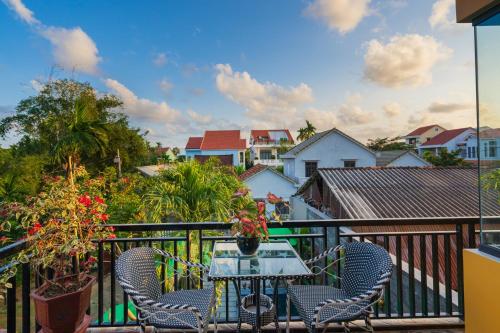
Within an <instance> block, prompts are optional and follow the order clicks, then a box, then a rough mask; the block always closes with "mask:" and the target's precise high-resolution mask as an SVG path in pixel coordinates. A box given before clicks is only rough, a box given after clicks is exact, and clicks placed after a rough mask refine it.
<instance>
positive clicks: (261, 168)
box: [238, 164, 267, 180]
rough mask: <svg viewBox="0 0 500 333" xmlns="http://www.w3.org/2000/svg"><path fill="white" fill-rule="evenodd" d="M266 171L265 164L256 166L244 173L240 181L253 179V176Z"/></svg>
mask: <svg viewBox="0 0 500 333" xmlns="http://www.w3.org/2000/svg"><path fill="white" fill-rule="evenodd" d="M265 169H267V166H265V165H263V164H256V165H254V166H253V167H251V168H250V169H248V170H247V171H245V172H243V173H242V174H241V175H240V176H239V177H238V178H240V180H245V179H247V178H250V177H252V176H253V175H256V174H258V173H259V172H261V171H264V170H265Z"/></svg>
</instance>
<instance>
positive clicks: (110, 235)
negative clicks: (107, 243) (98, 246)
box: [108, 234, 116, 239]
mask: <svg viewBox="0 0 500 333" xmlns="http://www.w3.org/2000/svg"><path fill="white" fill-rule="evenodd" d="M115 238H116V235H115V234H109V236H108V239H115Z"/></svg>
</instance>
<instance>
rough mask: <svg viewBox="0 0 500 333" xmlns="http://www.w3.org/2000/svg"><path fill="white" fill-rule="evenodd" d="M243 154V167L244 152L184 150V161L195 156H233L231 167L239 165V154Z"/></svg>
mask: <svg viewBox="0 0 500 333" xmlns="http://www.w3.org/2000/svg"><path fill="white" fill-rule="evenodd" d="M240 152H243V163H242V164H243V165H245V151H244V150H199V149H198V150H197V149H192V150H191V149H189V150H186V159H188V160H189V159H193V158H194V156H195V155H204V156H211V155H233V165H234V166H238V165H240V157H239V153H240Z"/></svg>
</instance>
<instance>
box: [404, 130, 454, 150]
mask: <svg viewBox="0 0 500 333" xmlns="http://www.w3.org/2000/svg"><path fill="white" fill-rule="evenodd" d="M444 131H445V129H444V128H442V127H441V126H434V127H432V128H430V129H428V130H427V131H425V132H424V133H422V134H421V135H418V136H411V137H406V138H405V142H406V144H410V138H416V139H417V142H416V146H418V145H420V144H422V143H425V142H426V141H427V139H429V138H433V137H435V136H436V135H438V134H441V133H442V132H444Z"/></svg>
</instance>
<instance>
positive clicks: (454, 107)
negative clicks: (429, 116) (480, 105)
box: [427, 102, 476, 113]
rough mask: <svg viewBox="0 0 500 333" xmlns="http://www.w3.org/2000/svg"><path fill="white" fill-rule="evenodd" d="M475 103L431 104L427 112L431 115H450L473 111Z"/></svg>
mask: <svg viewBox="0 0 500 333" xmlns="http://www.w3.org/2000/svg"><path fill="white" fill-rule="evenodd" d="M475 107H476V105H475V103H471V102H466V103H444V102H433V103H431V104H430V105H429V107H428V108H427V110H428V111H429V112H431V113H451V112H455V111H464V110H475Z"/></svg>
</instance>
